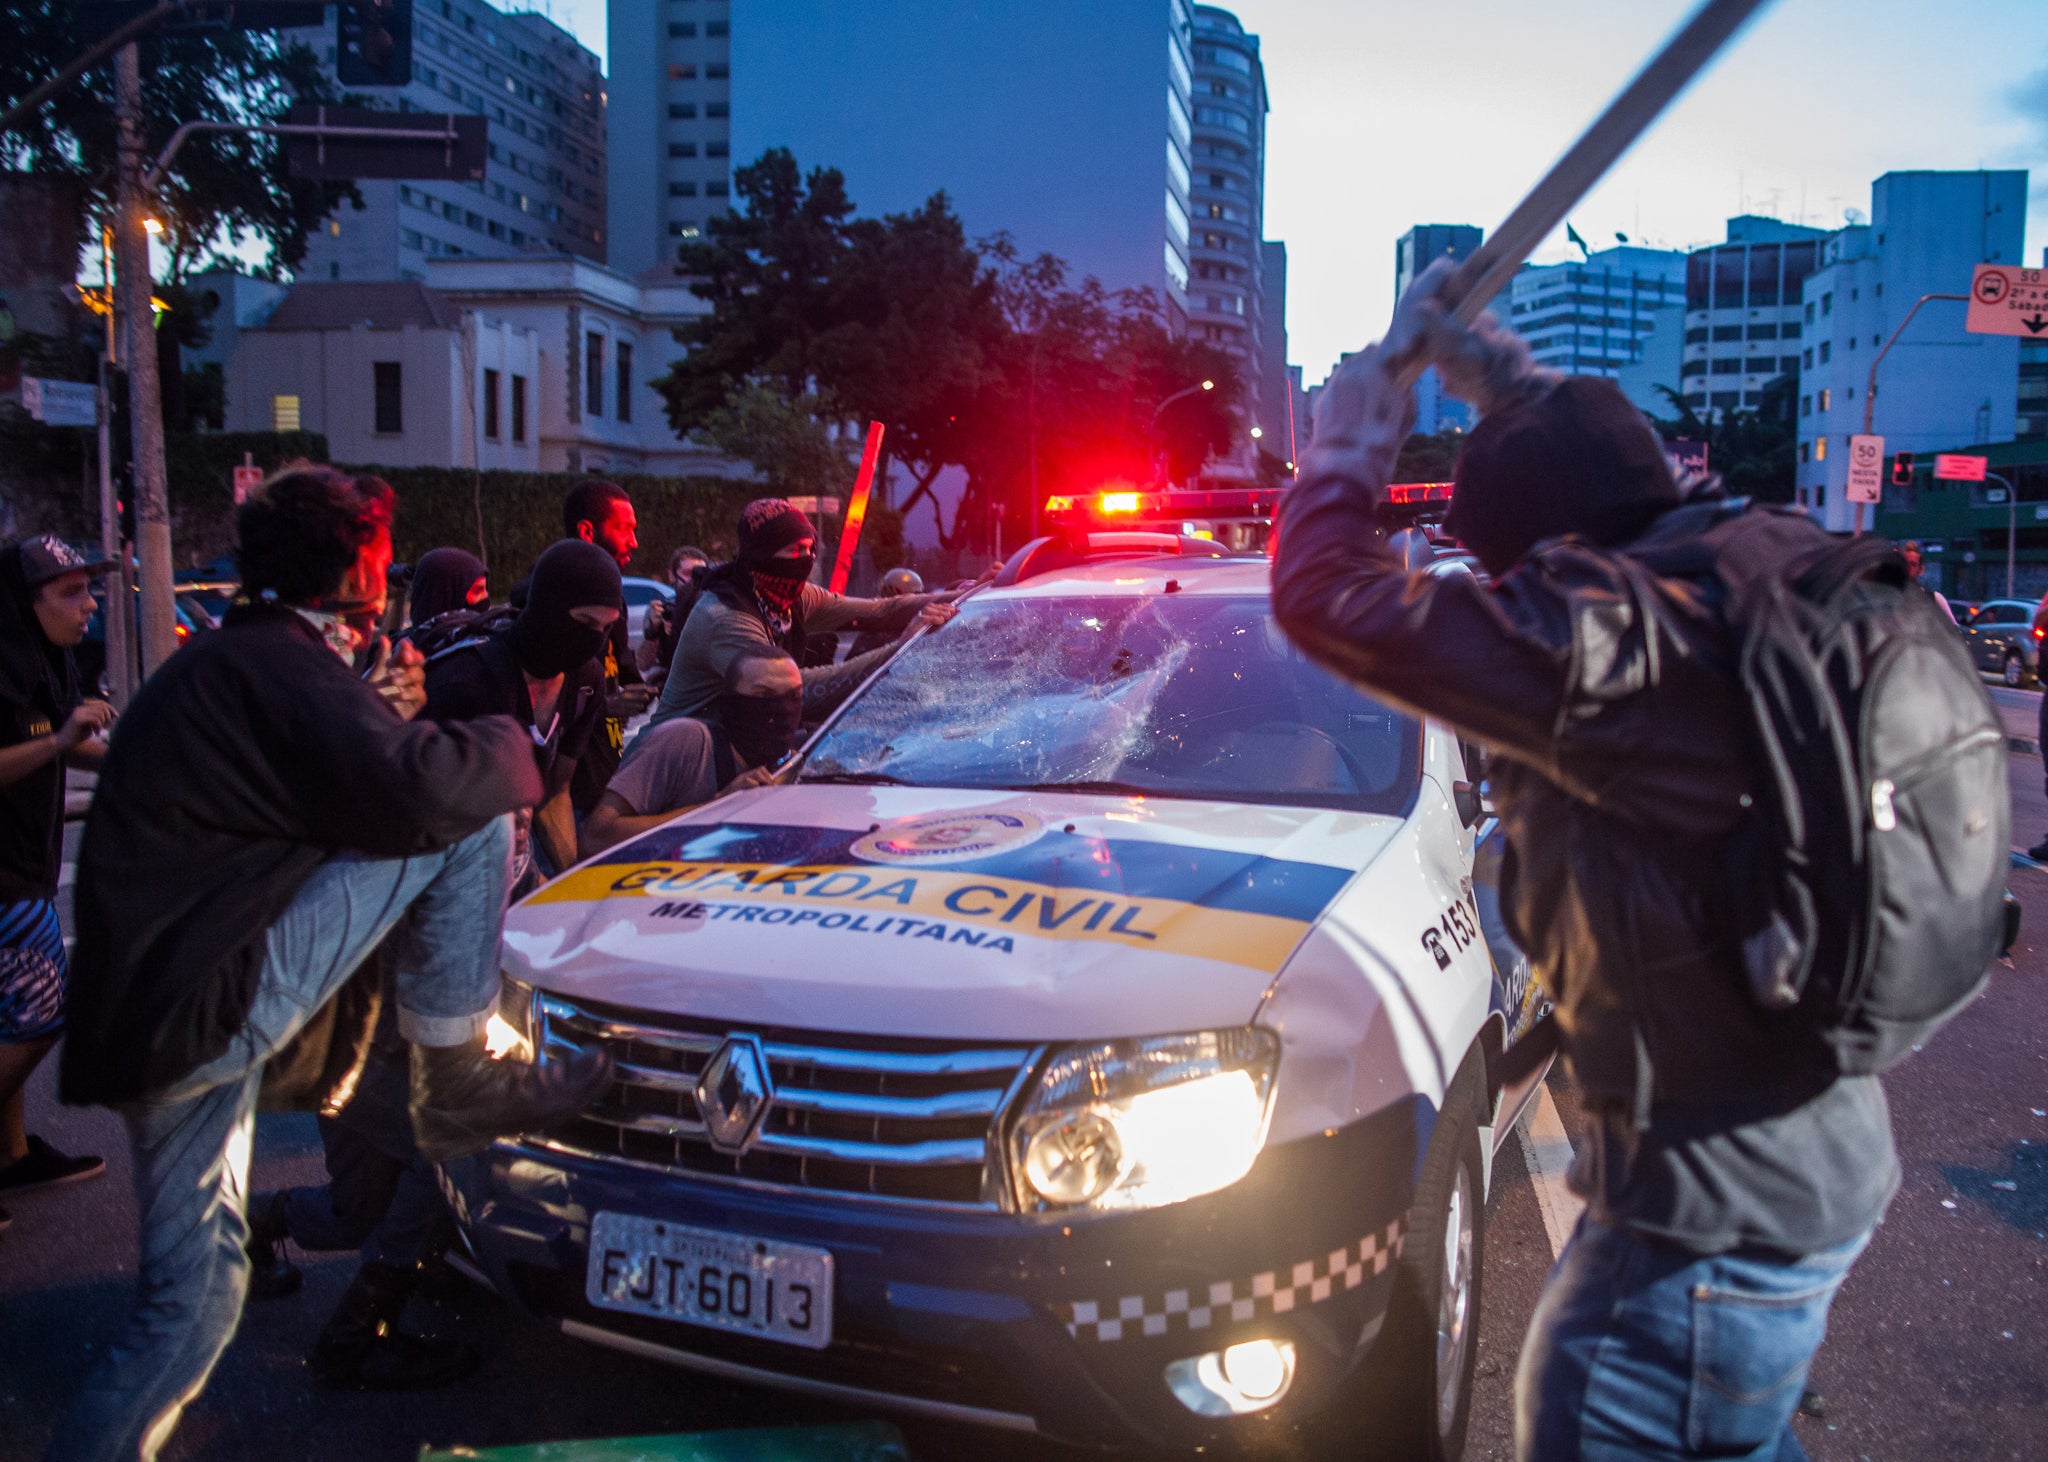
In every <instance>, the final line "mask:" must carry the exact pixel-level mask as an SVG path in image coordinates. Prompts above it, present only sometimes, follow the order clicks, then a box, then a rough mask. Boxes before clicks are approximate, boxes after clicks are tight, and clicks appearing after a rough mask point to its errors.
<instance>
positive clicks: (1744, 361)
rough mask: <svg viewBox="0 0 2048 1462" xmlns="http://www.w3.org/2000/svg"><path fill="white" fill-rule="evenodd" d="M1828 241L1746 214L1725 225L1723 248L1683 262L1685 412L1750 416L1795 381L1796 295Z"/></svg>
mask: <svg viewBox="0 0 2048 1462" xmlns="http://www.w3.org/2000/svg"><path fill="white" fill-rule="evenodd" d="M1827 239H1828V234H1827V232H1826V230H1824V229H1817V228H1806V227H1804V226H1802V225H1800V224H1794V223H1783V222H1780V221H1779V220H1777V219H1775V218H1759V217H1757V216H1756V215H1754V214H1745V215H1743V216H1742V217H1740V218H1731V219H1729V220H1728V238H1727V241H1726V242H1725V243H1721V244H1716V245H1714V246H1713V247H1712V248H1707V249H1699V250H1695V251H1694V253H1693V254H1692V255H1691V257H1690V258H1688V259H1687V260H1686V266H1685V340H1684V345H1683V347H1682V351H1681V363H1680V366H1679V371H1680V376H1681V381H1680V383H1679V389H1680V390H1681V392H1682V393H1683V394H1684V397H1685V404H1686V405H1687V406H1690V407H1691V408H1692V409H1693V410H1694V411H1695V412H1697V413H1699V414H1700V415H1701V416H1702V417H1712V416H1720V415H1724V414H1725V413H1727V412H1730V411H1737V410H1744V411H1754V410H1756V409H1758V408H1759V407H1761V406H1762V405H1763V404H1764V388H1765V387H1766V386H1768V385H1769V384H1770V383H1771V382H1772V381H1774V380H1776V379H1778V378H1779V377H1781V376H1792V377H1797V376H1798V375H1799V371H1800V332H1801V330H1802V329H1803V328H1804V321H1803V319H1802V318H1801V312H1800V306H1799V292H1800V290H1801V288H1802V287H1804V285H1805V282H1806V277H1807V276H1808V275H1809V274H1811V273H1813V270H1814V265H1815V263H1816V261H1817V260H1818V259H1819V257H1820V252H1821V248H1822V246H1823V245H1824V244H1825V243H1826V242H1827ZM1659 384H1670V383H1668V382H1660V383H1659Z"/></svg>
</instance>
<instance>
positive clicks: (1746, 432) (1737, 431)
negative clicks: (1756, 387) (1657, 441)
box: [1650, 375, 1799, 503]
mask: <svg viewBox="0 0 2048 1462" xmlns="http://www.w3.org/2000/svg"><path fill="white" fill-rule="evenodd" d="M1798 390H1799V383H1798V379H1797V377H1794V376H1789V375H1788V376H1780V377H1778V378H1777V379H1776V380H1774V381H1772V382H1770V383H1769V384H1768V385H1766V386H1765V387H1764V389H1763V397H1762V400H1761V403H1760V404H1759V406H1758V408H1757V409H1756V410H1754V411H1726V412H1722V413H1720V414H1719V415H1717V416H1713V417H1702V416H1700V414H1699V413H1698V412H1696V411H1695V410H1694V409H1693V408H1692V407H1691V406H1688V405H1687V404H1686V402H1685V398H1684V397H1683V396H1681V395H1680V394H1679V393H1678V392H1677V391H1675V390H1673V389H1672V388H1671V387H1669V386H1659V387H1658V388H1657V391H1658V393H1659V394H1660V395H1662V396H1663V397H1664V399H1665V400H1666V401H1668V402H1670V403H1671V407H1672V411H1673V415H1672V416H1670V417H1669V418H1663V417H1654V416H1653V417H1651V418H1650V421H1651V423H1652V424H1653V425H1654V426H1655V427H1656V428H1657V431H1658V433H1659V435H1661V436H1662V437H1663V438H1664V440H1666V441H1667V442H1668V441H1674V440H1678V439H1680V438H1683V439H1685V440H1688V441H1695V442H1703V443H1705V445H1706V448H1707V466H1708V468H1709V469H1710V470H1711V471H1713V472H1714V473H1715V475H1717V476H1718V477H1719V478H1720V479H1721V486H1722V488H1723V489H1724V490H1725V491H1726V492H1727V493H1728V494H1729V496H1731V497H1748V498H1755V499H1756V500H1757V501H1758V502H1762V503H1789V502H1791V501H1792V498H1793V493H1794V483H1795V480H1796V478H1797V475H1798V474H1797V468H1796V465H1795V459H1794V453H1795V451H1796V449H1797V448H1796V443H1797V442H1798V438H1799V428H1798V422H1797V420H1796V419H1795V418H1794V416H1793V405H1794V403H1795V400H1796V398H1797V395H1798Z"/></svg>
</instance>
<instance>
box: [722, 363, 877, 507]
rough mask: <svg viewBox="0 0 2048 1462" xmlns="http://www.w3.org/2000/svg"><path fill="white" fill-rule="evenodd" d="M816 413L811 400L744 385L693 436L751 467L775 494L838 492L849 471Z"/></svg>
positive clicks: (839, 448)
mask: <svg viewBox="0 0 2048 1462" xmlns="http://www.w3.org/2000/svg"><path fill="white" fill-rule="evenodd" d="M820 414H821V407H820V405H819V403H818V401H817V399H816V398H815V397H809V396H803V397H798V398H796V399H795V400H791V399H790V398H789V397H787V396H784V395H782V394H781V393H779V392H777V391H773V390H770V389H769V388H768V387H766V386H746V387H743V388H742V389H740V390H739V391H736V392H734V393H733V394H732V395H730V396H728V397H727V398H726V400H725V404H724V405H722V406H719V407H717V408H715V409H714V410H712V411H711V412H710V413H709V414H708V415H707V416H706V417H705V418H704V421H703V424H702V425H701V426H700V427H699V428H698V432H699V434H700V435H702V436H703V437H704V438H705V439H706V440H707V441H709V442H710V443H711V444H712V445H713V446H715V447H717V448H718V450H719V451H721V452H723V453H725V454H726V455H727V456H728V457H737V458H739V459H740V460H741V461H743V462H750V463H752V464H753V465H754V467H755V469H756V470H757V471H759V472H760V474H761V475H762V476H763V477H764V478H766V479H767V480H768V484H769V486H770V487H771V488H772V489H773V491H774V492H776V493H777V494H780V495H783V496H788V495H789V494H791V493H798V494H803V495H807V496H817V495H820V494H825V493H831V492H836V491H838V490H839V489H841V488H843V487H844V486H845V485H846V482H847V478H848V474H849V473H850V472H851V471H852V467H851V464H850V463H849V462H848V461H847V457H846V452H845V449H844V448H843V447H842V446H841V445H840V443H838V442H836V441H834V440H833V438H832V436H831V434H830V433H829V432H828V431H827V430H826V429H825V425H824V423H823V422H822V421H821V420H820V419H819V417H820Z"/></svg>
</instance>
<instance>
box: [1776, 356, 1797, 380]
mask: <svg viewBox="0 0 2048 1462" xmlns="http://www.w3.org/2000/svg"><path fill="white" fill-rule="evenodd" d="M1778 371H1779V374H1781V375H1787V376H1792V375H1797V374H1798V373H1799V357H1798V356H1796V355H1781V356H1779V357H1778Z"/></svg>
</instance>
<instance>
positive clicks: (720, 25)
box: [704, 20, 732, 36]
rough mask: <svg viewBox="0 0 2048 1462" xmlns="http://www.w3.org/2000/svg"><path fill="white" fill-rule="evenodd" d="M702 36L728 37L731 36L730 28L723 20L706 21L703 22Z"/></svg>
mask: <svg viewBox="0 0 2048 1462" xmlns="http://www.w3.org/2000/svg"><path fill="white" fill-rule="evenodd" d="M704 34H705V35H707V36H729V35H731V34H732V26H731V24H729V23H728V22H726V21H723V20H707V21H705V22H704Z"/></svg>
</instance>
